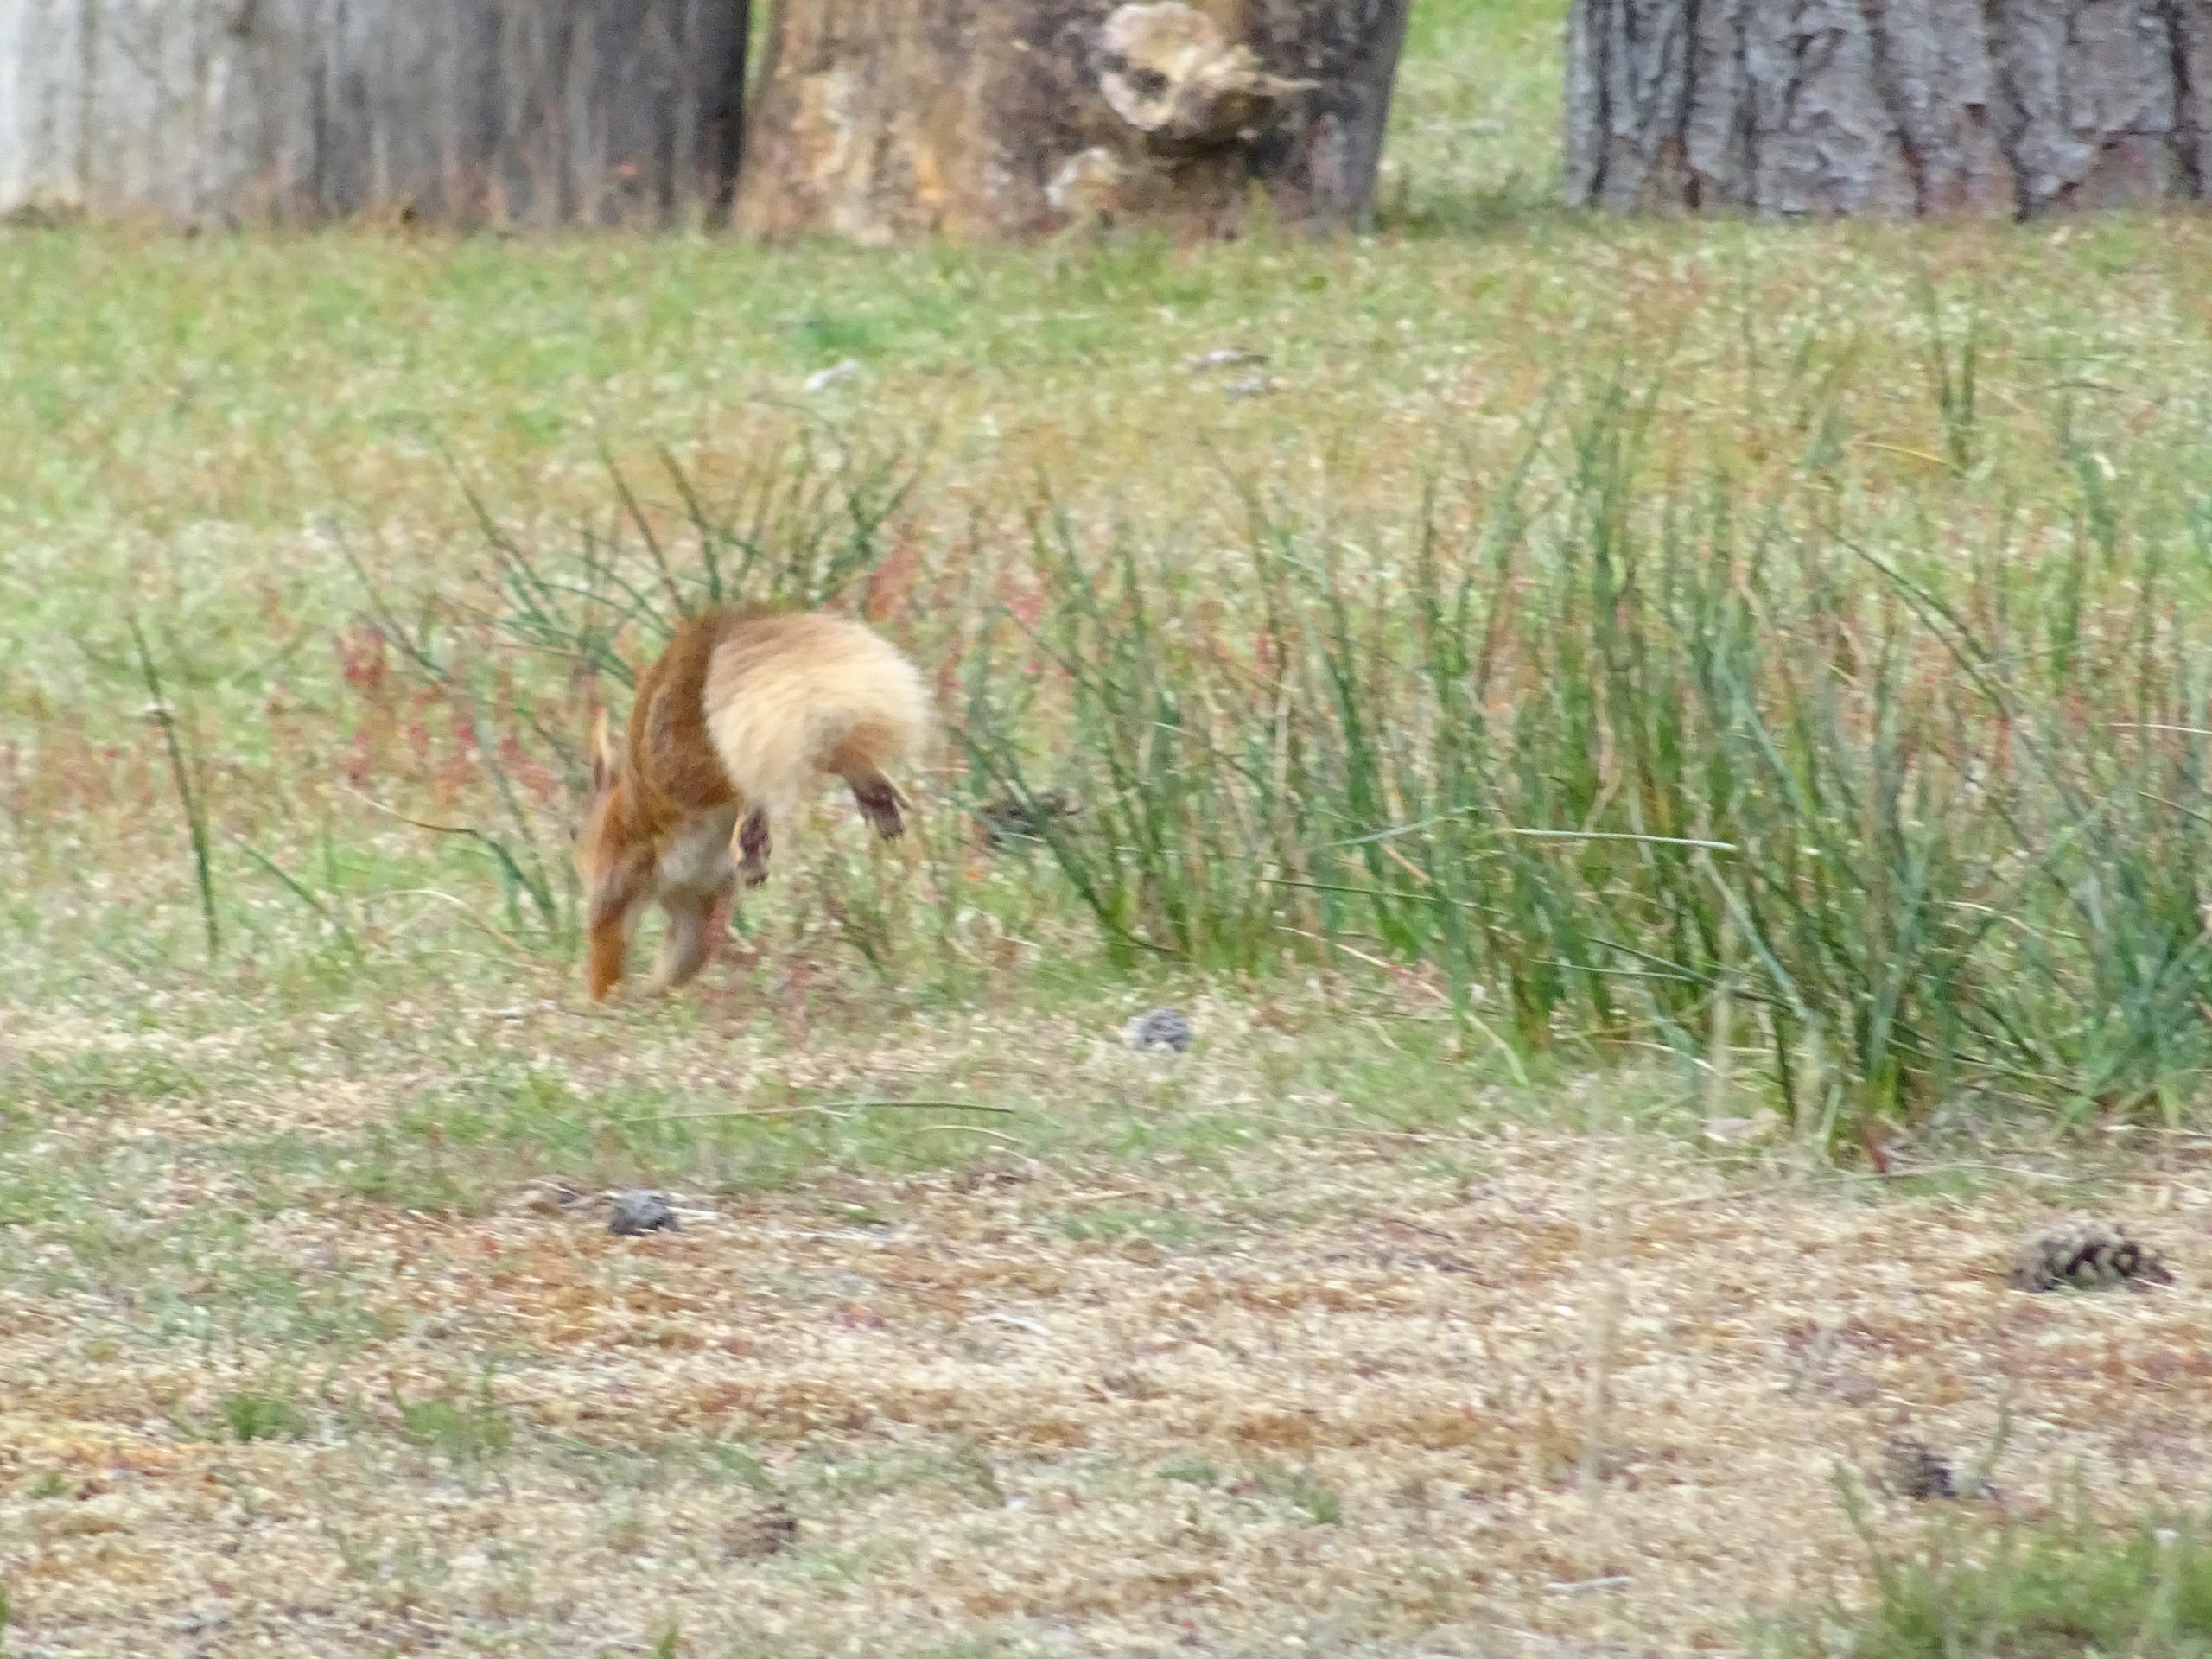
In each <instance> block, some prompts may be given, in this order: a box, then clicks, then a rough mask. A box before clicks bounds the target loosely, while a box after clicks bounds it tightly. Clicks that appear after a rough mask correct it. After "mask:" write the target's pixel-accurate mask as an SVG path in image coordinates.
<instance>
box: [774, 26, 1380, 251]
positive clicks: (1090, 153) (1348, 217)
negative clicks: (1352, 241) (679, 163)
mask: <svg viewBox="0 0 2212 1659" xmlns="http://www.w3.org/2000/svg"><path fill="white" fill-rule="evenodd" d="M1406 10H1407V0H1203V3H1201V4H1198V5H1185V4H1181V3H1177V0H1166V3H1159V4H1140V5H1116V4H1115V3H1113V0H777V6H776V11H775V14H774V17H773V20H772V24H771V26H770V30H769V41H768V48H767V53H768V56H767V61H766V66H765V67H764V73H763V74H762V77H761V79H760V85H759V89H758V92H757V94H756V99H755V110H754V113H753V120H752V124H751V126H750V129H749V136H748V138H747V168H746V171H745V174H744V175H743V177H742V178H741V181H740V185H739V192H738V205H737V222H738V224H739V226H740V227H741V229H744V230H747V231H750V232H753V233H755V234H758V235H763V236H771V237H778V236H791V235H797V234H803V233H813V232H829V233H832V234H836V235H842V236H845V237H848V238H854V239H856V240H859V241H862V242H887V241H892V240H897V239H903V238H912V237H917V236H924V235H945V236H952V237H978V236H1008V235H1014V236H1019V235H1023V234H1027V233H1032V232H1045V231H1051V230H1054V229H1057V228H1058V227H1060V226H1065V225H1067V224H1069V223H1071V222H1077V221H1087V220H1092V219H1105V220H1116V219H1146V220H1154V221H1166V222H1169V223H1171V224H1173V225H1176V226H1179V227H1181V228H1183V229H1185V230H1186V231H1188V232H1193V233H1198V234H1224V233H1233V232H1236V230H1238V229H1239V228H1240V227H1241V226H1243V224H1244V223H1245V221H1246V219H1247V217H1248V215H1249V212H1250V210H1251V206H1252V202H1253V200H1254V198H1255V195H1257V196H1260V197H1263V198H1265V199H1266V200H1268V202H1269V203H1270V204H1271V210H1272V211H1273V213H1274V214H1275V215H1276V216H1277V217H1278V219H1282V220H1288V221H1294V222H1297V223H1300V224H1308V225H1330V224H1356V223H1358V222H1359V221H1361V220H1362V219H1364V217H1365V216H1366V213H1367V212H1368V207H1369V203H1370V199H1371V198H1372V195H1373V193H1374V188H1375V175H1376V162H1377V160H1378V158H1379V157H1380V156H1381V153H1382V143H1383V124H1384V122H1385V120H1386V118H1388V115H1389V101H1390V87H1391V83H1392V81H1393V79H1395V74H1396V70H1397V60H1398V51H1399V47H1400V45H1401V43H1402V41H1403V39H1404V35H1405V24H1406Z"/></svg>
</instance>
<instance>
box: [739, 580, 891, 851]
mask: <svg viewBox="0 0 2212 1659" xmlns="http://www.w3.org/2000/svg"><path fill="white" fill-rule="evenodd" d="M706 717H707V732H708V735H709V738H710V739H711V741H713V743H714V747H715V754H716V755H717V756H718V757H719V758H720V759H721V763H722V767H723V769H724V771H725V772H728V776H729V781H730V784H731V785H732V786H733V787H734V789H735V790H736V791H737V792H738V794H739V795H740V796H741V798H743V799H744V801H745V803H746V804H747V809H748V810H749V811H760V812H765V813H766V814H767V816H768V817H770V818H771V819H772V820H774V821H776V822H779V823H788V822H789V821H790V819H791V816H792V814H793V813H795V812H796V811H797V810H798V805H799V803H800V801H801V800H802V798H804V795H805V794H806V792H807V791H808V790H809V788H810V786H811V785H813V784H814V781H815V779H817V778H818V777H819V776H820V775H821V774H822V773H823V772H828V773H829V774H830V775H832V776H833V777H837V778H842V779H844V780H845V782H846V783H848V784H849V785H851V786H852V787H853V790H854V792H855V795H856V796H859V797H861V798H862V804H863V806H866V805H867V804H868V800H867V798H868V794H869V793H871V792H873V791H879V790H880V791H890V789H891V785H889V784H888V782H887V780H886V779H885V774H886V773H887V772H890V771H893V770H895V769H897V768H899V767H901V766H906V765H908V764H911V763H912V761H913V760H914V759H915V758H916V757H917V755H918V753H919V752H920V750H921V747H922V744H923V742H924V741H925V738H926V737H927V735H928V732H929V692H928V689H927V687H925V685H924V684H923V683H922V677H921V675H920V673H919V672H918V671H916V669H915V667H914V665H913V664H912V663H910V662H908V661H907V660H906V658H904V657H902V656H900V655H899V652H897V651H896V650H895V649H894V648H893V646H891V645H889V644H888V643H887V642H886V641H885V640H883V639H880V637H878V636H877V635H876V634H874V632H870V631H869V630H868V628H866V627H863V626H861V624H859V623H857V622H853V621H849V620H846V619H844V618H842V617H836V616H824V615H818V614H795V615H782V616H774V615H772V616H763V617H758V618H754V619H751V620H747V623H745V624H744V625H743V626H740V627H737V628H734V629H733V630H731V631H730V632H728V634H726V635H725V636H724V637H723V638H722V639H721V641H720V643H719V644H717V645H716V646H715V652H714V658H713V661H712V662H711V664H709V667H708V671H707V684H706ZM892 798H893V800H894V801H895V798H896V795H895V791H892ZM871 816H872V817H873V816H874V814H873V813H871ZM895 822H896V812H895V807H894V808H893V823H895ZM879 827H880V825H879Z"/></svg>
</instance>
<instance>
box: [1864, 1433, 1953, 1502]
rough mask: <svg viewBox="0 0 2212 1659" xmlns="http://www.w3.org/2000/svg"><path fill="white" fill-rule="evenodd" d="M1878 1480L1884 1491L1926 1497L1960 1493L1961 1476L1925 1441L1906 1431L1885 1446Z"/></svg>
mask: <svg viewBox="0 0 2212 1659" xmlns="http://www.w3.org/2000/svg"><path fill="white" fill-rule="evenodd" d="M1878 1480H1879V1484H1880V1485H1881V1488H1882V1490H1883V1491H1886V1492H1889V1493H1891V1494H1893V1495H1894V1496H1896V1497H1910V1498H1918V1499H1926V1498H1931V1497H1957V1496H1958V1495H1959V1481H1958V1477H1957V1476H1955V1475H1954V1474H1953V1473H1952V1472H1951V1465H1949V1464H1948V1463H1946V1462H1945V1461H1944V1460H1943V1459H1942V1456H1941V1455H1940V1454H1938V1453H1937V1452H1936V1450H1935V1449H1934V1448H1933V1447H1931V1446H1929V1445H1928V1444H1927V1442H1925V1441H1924V1440H1913V1439H1911V1438H1910V1436H1907V1435H1903V1434H1900V1435H1898V1436H1897V1438H1896V1439H1895V1440H1891V1442H1890V1443H1889V1444H1888V1445H1887V1446H1884V1447H1883V1448H1882V1471H1881V1474H1880V1476H1879V1477H1878Z"/></svg>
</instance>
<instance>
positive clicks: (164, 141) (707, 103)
mask: <svg viewBox="0 0 2212 1659" xmlns="http://www.w3.org/2000/svg"><path fill="white" fill-rule="evenodd" d="M745 41H746V0H153V3H147V0H0V212H4V211H7V210H9V209H11V208H21V207H27V206H28V207H40V206H52V207H72V208H84V209H87V210H90V211H93V212H97V213H112V212H117V211H121V210H132V209H136V210H150V211H152V212H154V213H158V214H161V215H163V216H167V217H171V218H175V219H184V220H190V221H199V220H212V221H216V222H224V221H235V220H238V219H247V218H257V217H264V216H272V215H273V216H277V217H285V218H314V217H321V216H325V215H329V214H338V213H359V212H362V211H365V210H373V209H378V208H387V207H388V208H393V209H405V210H411V211H412V212H414V213H420V214H422V215H423V216H425V217H429V218H434V219H448V220H455V221H461V222H480V221H483V220H493V221H536V222H549V221H552V220H560V219H583V220H588V221H593V222H618V221H620V222H627V221H634V220H639V219H646V220H656V221H657V220H661V219H667V218H668V217H670V216H671V215H673V214H675V213H678V212H679V211H682V210H684V209H686V208H688V207H695V206H701V207H706V208H709V209H711V208H712V207H714V206H715V203H716V202H718V201H721V200H725V199H726V197H727V195H728V190H729V188H730V186H731V184H732V181H734V176H735V174H736V170H737V161H738V142H739V135H740V131H741V102H742V96H743V89H744V80H745Z"/></svg>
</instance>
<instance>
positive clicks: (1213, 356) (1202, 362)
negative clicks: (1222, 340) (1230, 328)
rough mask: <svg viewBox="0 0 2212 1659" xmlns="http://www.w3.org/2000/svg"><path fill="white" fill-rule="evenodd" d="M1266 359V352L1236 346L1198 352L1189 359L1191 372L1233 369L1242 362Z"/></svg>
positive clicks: (1257, 361)
mask: <svg viewBox="0 0 2212 1659" xmlns="http://www.w3.org/2000/svg"><path fill="white" fill-rule="evenodd" d="M1267 360H1268V354H1267V353H1265V352H1248V351H1245V350H1244V349H1243V347H1241V346H1221V347H1219V348H1218V349H1217V350H1215V351H1211V352H1200V353H1198V355H1197V356H1196V357H1193V358H1192V359H1189V361H1190V365H1191V369H1192V372H1193V373H1202V372H1205V370H1207V369H1233V368H1236V367H1238V366H1239V365H1243V364H1246V363H1264V362H1266V361H1267Z"/></svg>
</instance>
